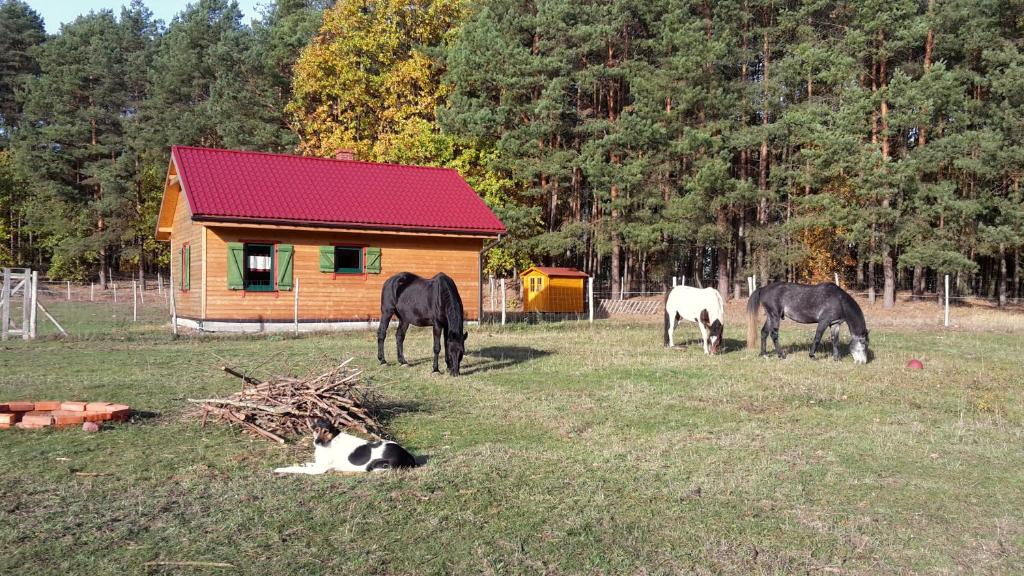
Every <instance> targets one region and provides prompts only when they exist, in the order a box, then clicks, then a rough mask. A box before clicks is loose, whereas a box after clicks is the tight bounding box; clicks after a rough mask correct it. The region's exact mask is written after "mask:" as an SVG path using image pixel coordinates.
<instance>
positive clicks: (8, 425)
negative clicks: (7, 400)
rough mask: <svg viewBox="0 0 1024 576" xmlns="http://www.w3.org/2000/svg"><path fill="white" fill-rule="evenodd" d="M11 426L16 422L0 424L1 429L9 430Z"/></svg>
mask: <svg viewBox="0 0 1024 576" xmlns="http://www.w3.org/2000/svg"><path fill="white" fill-rule="evenodd" d="M11 426H14V424H0V430H7V429H8V428H10V427H11Z"/></svg>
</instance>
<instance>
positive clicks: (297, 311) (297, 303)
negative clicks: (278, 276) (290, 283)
mask: <svg viewBox="0 0 1024 576" xmlns="http://www.w3.org/2000/svg"><path fill="white" fill-rule="evenodd" d="M294 307H295V309H294V310H293V312H292V313H293V314H294V316H295V335H296V336H298V335H299V277H298V276H296V277H295V304H294Z"/></svg>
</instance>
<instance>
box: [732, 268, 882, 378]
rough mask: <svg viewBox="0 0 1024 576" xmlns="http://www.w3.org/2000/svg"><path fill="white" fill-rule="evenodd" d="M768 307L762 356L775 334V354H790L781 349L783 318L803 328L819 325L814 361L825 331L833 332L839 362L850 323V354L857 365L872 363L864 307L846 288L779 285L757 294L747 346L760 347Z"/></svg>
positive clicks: (750, 305)
mask: <svg viewBox="0 0 1024 576" xmlns="http://www.w3.org/2000/svg"><path fill="white" fill-rule="evenodd" d="M761 306H764V310H765V312H767V313H768V319H767V320H766V321H765V323H764V326H763V327H762V328H761V355H762V356H764V355H766V353H767V352H766V350H765V348H766V346H767V342H766V340H767V339H768V335H769V334H771V336H772V342H773V343H774V344H775V352H776V353H777V354H778V355H779V358H785V357H786V353H785V352H783V351H782V349H781V348H779V323H780V322H781V321H782V319H783V318H786V317H788V318H789V319H790V320H793V321H795V322H799V323H801V324H817V325H818V330H817V331H816V332H815V333H814V342H812V343H811V358H814V353H815V352H816V351H817V350H818V345H819V344H821V336H822V334H824V333H825V329H826V328H829V327H831V328H832V359H833V360H838V359H839V328H840V325H841V324H842V323H843V322H846V325H847V327H849V329H850V338H851V339H850V354H851V355H853V361H854V362H855V363H857V364H864V363H866V362H867V361H868V329H867V325H866V324H865V323H864V313H863V312H861V309H860V306H858V305H857V302H856V301H855V300H854V299H853V297H852V296H850V295H849V294H847V293H846V292H845V291H844V290H843V289H842V288H840V287H839V286H836V285H835V284H832V283H831V282H829V283H828V284H817V285H814V286H810V285H807V284H794V283H792V282H775V283H772V284H769V285H767V286H763V287H761V288H758V289H757V290H754V293H753V294H751V295H750V301H749V302H747V346H748V347H751V348H753V347H754V345H755V344H756V343H757V334H756V331H757V312H758V308H760V307H761Z"/></svg>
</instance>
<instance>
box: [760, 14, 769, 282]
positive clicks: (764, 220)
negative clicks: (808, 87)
mask: <svg viewBox="0 0 1024 576" xmlns="http://www.w3.org/2000/svg"><path fill="white" fill-rule="evenodd" d="M762 53H763V56H764V74H763V76H762V82H763V84H762V85H763V90H762V92H763V93H764V102H765V106H764V108H763V109H762V111H761V125H762V126H764V128H765V133H764V134H763V135H762V136H761V153H760V158H759V159H758V161H759V166H758V175H757V189H758V191H759V193H760V196H761V198H760V201H759V203H758V210H757V223H758V225H760V226H762V227H764V226H767V225H768V130H767V127H768V105H767V102H768V68H769V64H770V63H771V52H770V47H769V45H768V34H767V33H765V34H764V42H763V45H762ZM757 252H758V257H757V269H758V273H759V274H760V276H761V285H762V286H764V285H766V284H767V283H768V247H767V246H765V245H764V241H763V240H762V242H761V246H759V247H758V251H757Z"/></svg>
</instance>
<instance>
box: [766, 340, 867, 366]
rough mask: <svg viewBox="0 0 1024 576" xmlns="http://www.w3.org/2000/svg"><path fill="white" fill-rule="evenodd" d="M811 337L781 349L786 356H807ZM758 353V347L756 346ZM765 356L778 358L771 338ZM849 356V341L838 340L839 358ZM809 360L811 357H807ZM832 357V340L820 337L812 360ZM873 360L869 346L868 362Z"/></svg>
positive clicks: (809, 350)
mask: <svg viewBox="0 0 1024 576" xmlns="http://www.w3.org/2000/svg"><path fill="white" fill-rule="evenodd" d="M812 341H813V338H810V339H808V340H807V341H806V342H802V343H796V344H789V345H788V346H786V345H783V346H782V351H783V352H784V353H785V354H786V356H792V355H794V354H798V355H802V356H804V357H807V355H808V354H810V352H811V342H812ZM760 345H761V344H760V340H758V344H757V346H758V347H760ZM756 350H757V351H758V353H760V348H756ZM765 356H767V357H769V358H778V352H776V351H775V347H774V346H772V341H771V338H769V339H768V344H767V346H766V347H765ZM849 357H850V343H849V342H847V341H842V340H840V342H839V360H843V359H845V358H849ZM808 359H809V360H811V358H808ZM831 359H832V340H830V339H824V338H823V339H822V340H821V344H819V345H818V350H817V352H815V358H813V360H831ZM874 360H875V352H874V350H873V349H871V348H870V347H869V348H868V363H871V362H873V361H874Z"/></svg>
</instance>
